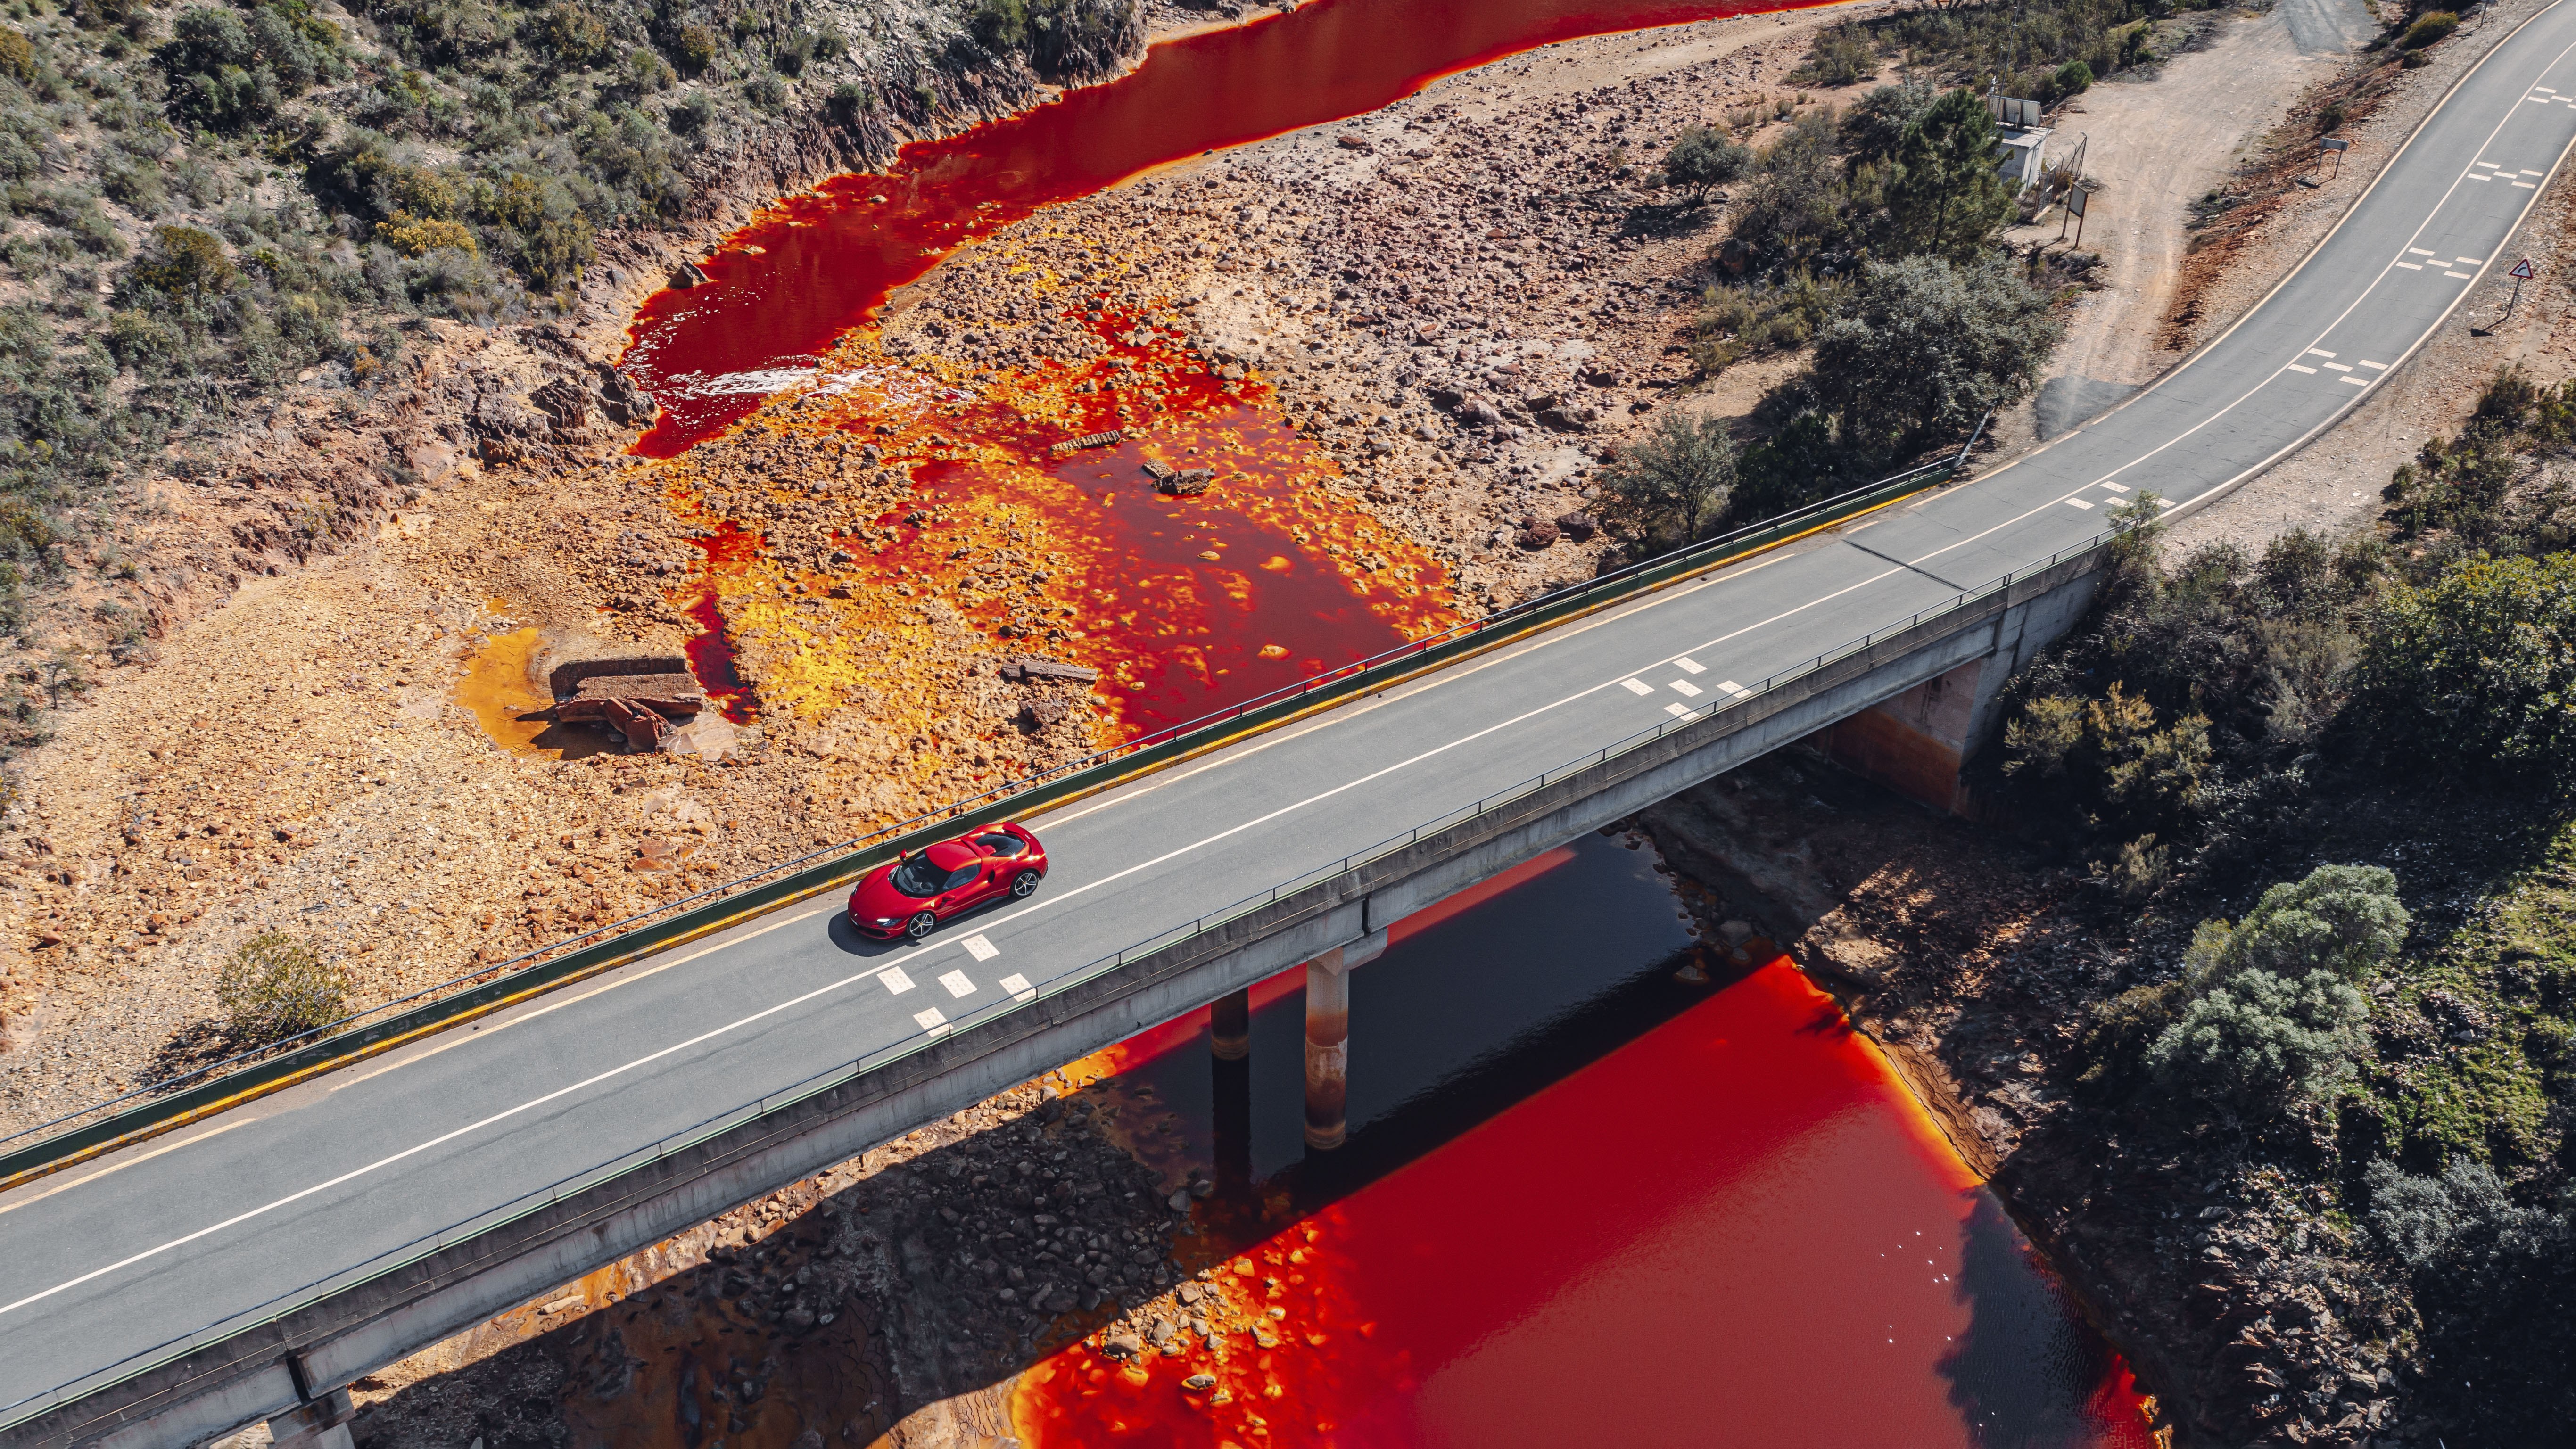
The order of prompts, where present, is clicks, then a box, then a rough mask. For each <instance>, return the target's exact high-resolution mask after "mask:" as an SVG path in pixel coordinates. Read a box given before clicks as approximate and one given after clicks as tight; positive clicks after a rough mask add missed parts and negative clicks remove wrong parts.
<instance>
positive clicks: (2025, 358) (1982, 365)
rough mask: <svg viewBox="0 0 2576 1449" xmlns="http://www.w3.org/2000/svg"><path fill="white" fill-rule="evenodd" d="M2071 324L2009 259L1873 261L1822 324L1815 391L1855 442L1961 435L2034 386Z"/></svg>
mask: <svg viewBox="0 0 2576 1449" xmlns="http://www.w3.org/2000/svg"><path fill="white" fill-rule="evenodd" d="M1979 114H1980V115H1982V114H1984V113H1983V112H1982V111H1980V112H1979ZM1989 130H1991V127H1989ZM1980 164H1981V165H1985V166H1986V169H1987V173H1988V174H1989V175H1991V174H1992V170H1993V167H1992V164H1991V163H1990V162H1981V163H1980ZM2063 330H2064V329H2063V327H2062V326H2061V325H2060V324H2059V323H2058V321H2057V320H2056V318H2054V317H2053V316H2051V315H2050V313H2049V311H2048V299H2047V298H2045V297H2043V296H2041V295H2040V294H2039V293H2038V292H2036V291H2034V290H2032V289H2031V287H2030V286H2029V285H2028V284H2027V283H2025V282H2023V281H2022V280H2021V278H2020V277H2018V276H2016V275H2015V274H2014V273H2013V272H2012V271H2011V269H2009V268H2007V267H2004V266H2001V265H1997V264H1993V263H1986V264H1981V265H1976V266H1954V265H1952V264H1951V263H1950V262H1947V261H1944V260H1942V259H1940V258H1937V257H1928V256H1913V257H1907V258H1905V259H1904V260H1902V261H1896V262H1870V263H1868V264H1867V265H1866V266H1864V267H1863V268H1862V269H1861V275H1860V280H1859V283H1858V285H1856V286H1855V287H1854V288H1853V289H1852V291H1851V293H1850V295H1849V296H1847V297H1846V298H1845V299H1844V300H1843V302H1842V303H1841V305H1840V306H1838V307H1837V308H1836V309H1835V312H1834V315H1833V316H1832V317H1831V318H1829V319H1827V321H1826V322H1825V325H1824V326H1823V327H1821V328H1819V329H1818V330H1817V332H1816V361H1815V373H1814V387H1815V393H1816V397H1817V400H1818V402H1819V403H1820V404H1821V405H1822V406H1823V408H1824V409H1825V410H1826V411H1828V412H1830V413H1833V414H1835V415H1836V416H1837V418H1838V421H1839V424H1840V427H1839V436H1840V440H1841V442H1842V443H1843V445H1844V446H1845V447H1846V448H1848V449H1850V450H1852V451H1853V452H1855V453H1860V454H1864V455H1867V456H1870V457H1886V456H1890V455H1895V454H1901V453H1904V452H1907V451H1910V450H1912V449H1914V448H1917V447H1920V446H1922V445H1923V444H1925V443H1928V442H1930V441H1932V440H1934V439H1936V438H1948V437H1956V436H1962V435H1964V434H1966V432H1967V431H1968V429H1969V428H1971V427H1973V426H1974V425H1975V424H1976V422H1977V420H1978V418H1979V417H1981V416H1982V415H1984V414H1985V413H1986V412H1987V411H1989V410H1990V409H1994V408H1999V407H2002V406H2003V405H2005V404H2006V403H2009V402H2012V401H2014V400H2016V399H2018V398H2020V397H2021V396H2022V395H2023V394H2024V393H2027V392H2028V391H2030V389H2031V387H2032V386H2033V385H2034V384H2035V383H2036V382H2037V381H2038V374H2039V368H2040V365H2041V364H2042V363H2044V362H2046V361H2047V360H2048V354H2049V350H2050V349H2051V348H2053V347H2054V346H2056V345H2057V339H2058V336H2059V334H2060V333H2061V332H2062V331H2063Z"/></svg>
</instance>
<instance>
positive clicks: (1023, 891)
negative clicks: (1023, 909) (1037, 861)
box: [1011, 870, 1038, 900]
mask: <svg viewBox="0 0 2576 1449" xmlns="http://www.w3.org/2000/svg"><path fill="white" fill-rule="evenodd" d="M1037 893H1038V873H1037V872H1036V871H1033V870H1024V871H1021V872H1020V873H1019V874H1018V875H1015V876H1013V877H1011V894H1012V895H1013V896H1015V897H1017V898H1018V899H1020V900H1027V899H1028V898H1029V897H1031V896H1033V895H1036V894H1037Z"/></svg>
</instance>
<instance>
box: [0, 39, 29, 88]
mask: <svg viewBox="0 0 2576 1449" xmlns="http://www.w3.org/2000/svg"><path fill="white" fill-rule="evenodd" d="M0 75H5V76H7V77H9V79H11V80H13V81H16V82H17V83H18V84H20V85H25V84H27V83H28V82H30V81H32V80H34V79H35V78H36V47H35V45H34V43H33V42H31V41H29V40H28V39H27V35H26V32H25V31H22V30H18V29H15V28H13V27H10V26H6V25H0Z"/></svg>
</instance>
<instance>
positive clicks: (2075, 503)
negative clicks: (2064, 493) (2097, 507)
mask: <svg viewBox="0 0 2576 1449" xmlns="http://www.w3.org/2000/svg"><path fill="white" fill-rule="evenodd" d="M2066 506H2067V507H2069V508H2081V509H2083V510H2084V511H2085V512H2087V513H2090V512H2092V511H2093V505H2092V504H2090V503H2087V502H2085V501H2084V500H2083V499H2081V498H2069V499H2067V500H2066Z"/></svg>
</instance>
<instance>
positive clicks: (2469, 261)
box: [2451, 257, 2487, 267]
mask: <svg viewBox="0 0 2576 1449" xmlns="http://www.w3.org/2000/svg"><path fill="white" fill-rule="evenodd" d="M2451 260H2452V261H2454V262H2457V263H2458V264H2460V265H2461V266H2464V267H2483V266H2485V265H2486V264H2487V259H2486V258H2484V257H2453V258H2451Z"/></svg>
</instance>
